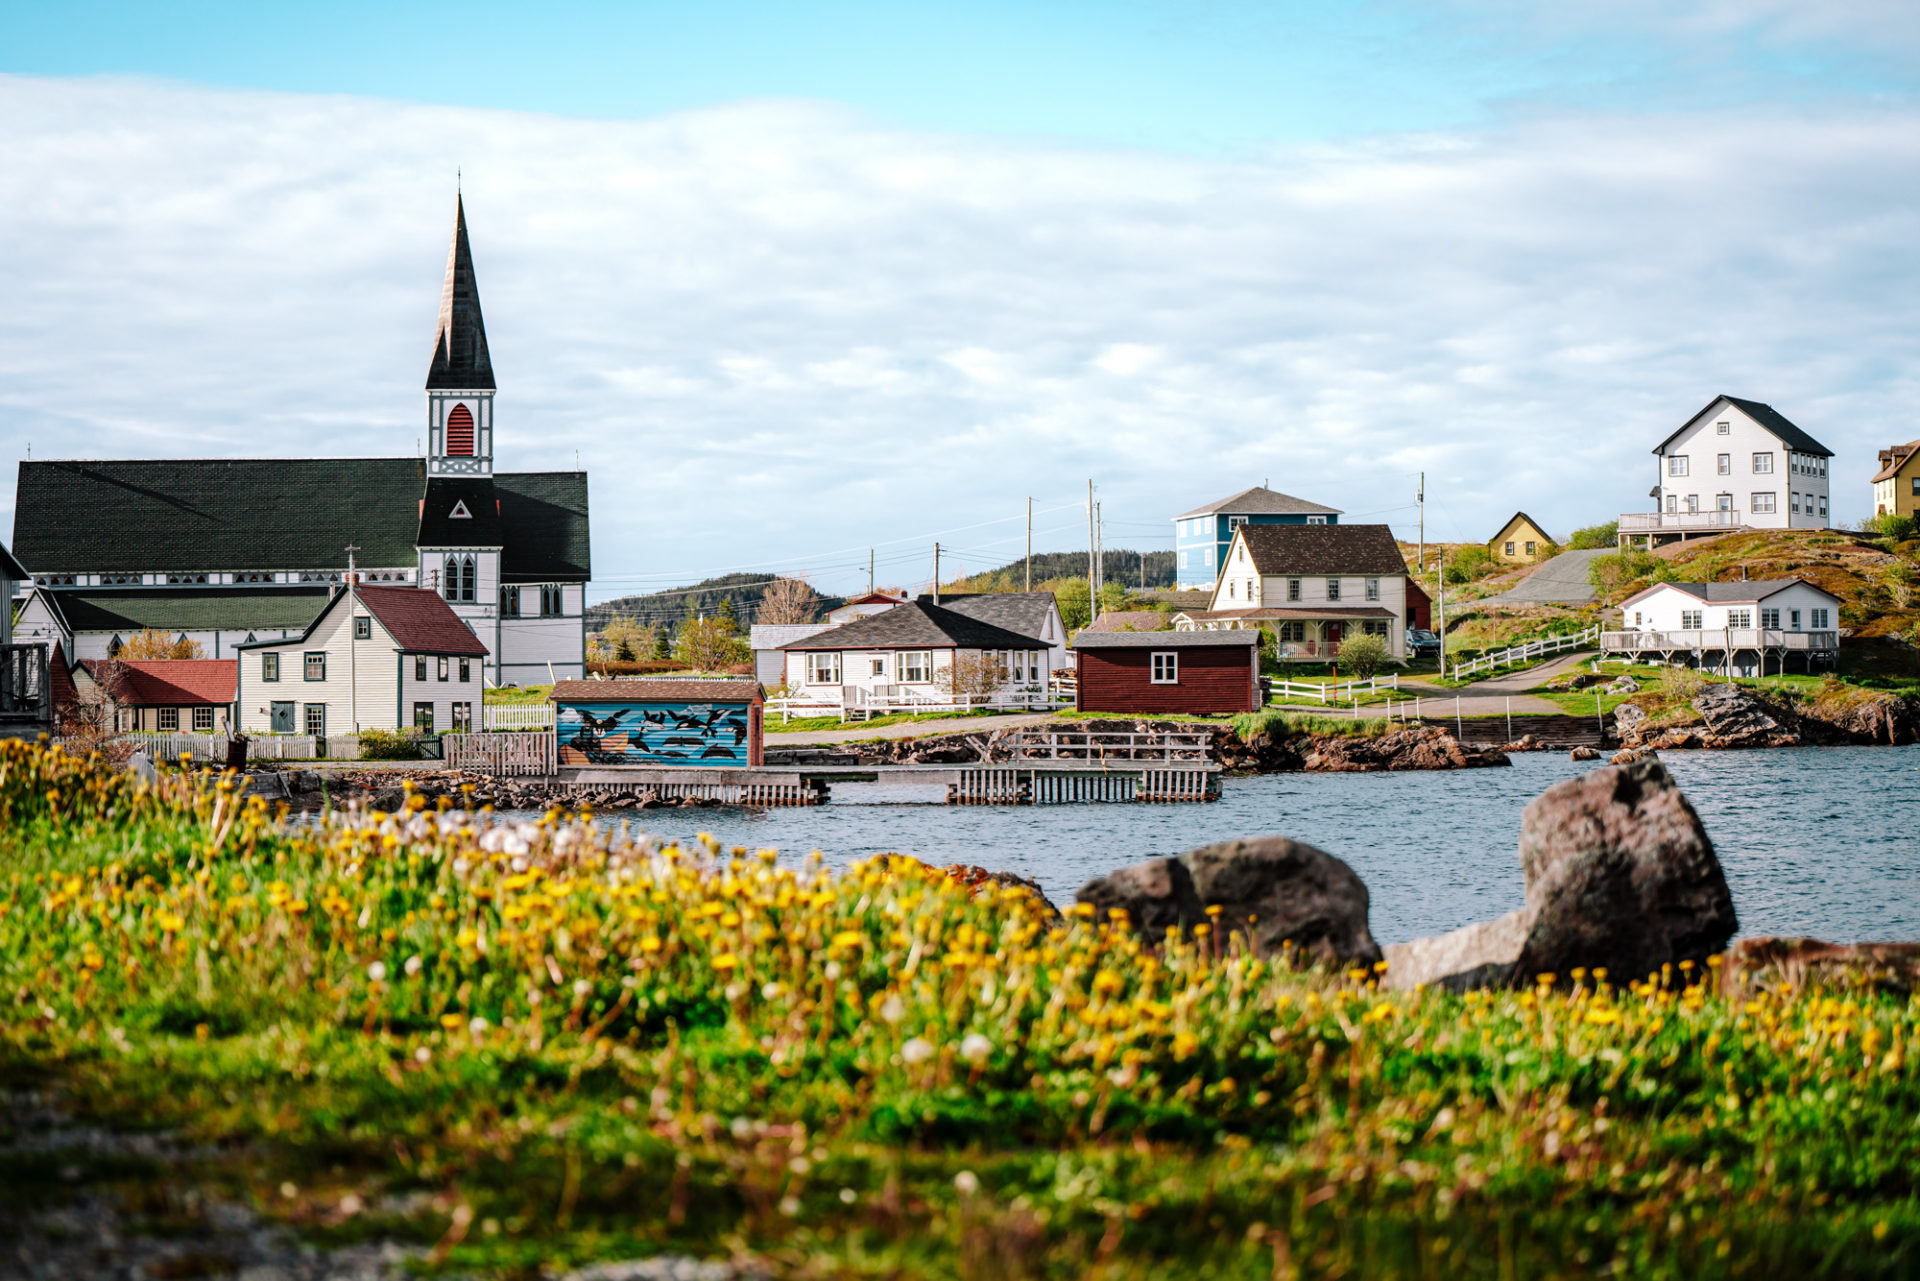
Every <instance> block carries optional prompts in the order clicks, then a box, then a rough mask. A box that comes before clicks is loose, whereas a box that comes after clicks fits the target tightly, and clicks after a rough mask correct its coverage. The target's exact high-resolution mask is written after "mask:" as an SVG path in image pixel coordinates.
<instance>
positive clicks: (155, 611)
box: [40, 586, 329, 633]
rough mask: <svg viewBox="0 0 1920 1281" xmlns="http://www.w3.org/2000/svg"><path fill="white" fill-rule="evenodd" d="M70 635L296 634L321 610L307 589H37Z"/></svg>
mask: <svg viewBox="0 0 1920 1281" xmlns="http://www.w3.org/2000/svg"><path fill="white" fill-rule="evenodd" d="M40 591H41V594H42V597H43V598H44V599H45V600H47V601H49V602H51V603H52V604H53V605H54V607H55V608H56V609H58V610H59V612H60V614H61V616H62V617H64V618H65V619H66V621H67V625H68V627H70V628H71V629H72V630H73V631H75V632H122V633H125V632H137V631H139V630H140V629H141V628H144V627H151V628H153V629H154V630H155V631H161V632H213V631H220V632H238V631H255V632H278V631H288V632H298V631H304V630H306V628H307V625H308V624H310V623H312V622H313V620H314V619H316V618H318V617H319V616H320V611H321V610H323V609H325V608H326V605H327V595H328V591H329V589H328V588H326V587H323V586H313V587H98V588H95V587H81V588H72V587H63V588H61V589H60V590H58V591H49V590H47V589H46V588H41V589H40Z"/></svg>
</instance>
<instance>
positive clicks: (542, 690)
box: [483, 685, 553, 707]
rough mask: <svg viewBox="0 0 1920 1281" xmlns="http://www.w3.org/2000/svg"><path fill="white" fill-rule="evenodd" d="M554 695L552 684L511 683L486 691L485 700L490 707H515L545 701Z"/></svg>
mask: <svg viewBox="0 0 1920 1281" xmlns="http://www.w3.org/2000/svg"><path fill="white" fill-rule="evenodd" d="M552 695H553V686H551V685H509V686H506V687H503V688H493V689H489V690H487V691H485V694H484V696H483V697H484V701H485V702H486V704H487V705H488V706H490V707H513V706H520V705H523V704H527V703H544V702H546V701H547V699H548V698H550V697H552Z"/></svg>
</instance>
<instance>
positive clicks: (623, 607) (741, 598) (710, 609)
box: [587, 574, 846, 632]
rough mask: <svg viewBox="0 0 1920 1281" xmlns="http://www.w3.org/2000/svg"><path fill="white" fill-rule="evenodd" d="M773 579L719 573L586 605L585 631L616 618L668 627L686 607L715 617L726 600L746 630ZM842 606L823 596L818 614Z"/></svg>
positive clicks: (837, 599) (841, 600)
mask: <svg viewBox="0 0 1920 1281" xmlns="http://www.w3.org/2000/svg"><path fill="white" fill-rule="evenodd" d="M774 578H775V575H773V574H722V575H721V576H720V577H718V578H709V579H706V580H705V581H703V582H699V583H695V584H694V585H693V586H691V587H675V588H673V589H671V590H669V591H663V592H651V593H648V594H646V595H641V596H621V597H618V598H617V599H614V600H610V601H607V602H605V603H603V604H599V605H589V606H587V630H588V631H590V632H597V631H599V630H600V629H601V628H603V627H605V626H606V625H607V620H608V619H610V618H613V617H614V616H615V615H625V616H626V617H628V618H631V619H633V621H634V622H636V623H639V624H641V625H643V626H648V627H657V626H660V625H662V624H665V625H667V626H671V625H673V624H675V623H678V622H679V621H680V620H681V619H683V618H685V617H686V616H687V611H688V609H689V608H691V609H692V610H693V611H694V612H695V613H700V614H714V613H717V612H718V611H719V609H720V603H721V602H722V601H725V600H731V601H732V602H733V609H734V613H735V615H736V616H737V617H738V618H739V619H740V625H741V626H742V627H746V626H748V625H749V624H751V623H752V622H753V619H754V615H755V613H757V612H758V611H759V608H760V596H761V594H762V593H763V592H765V591H766V589H767V584H768V583H771V582H772V581H773V580H774ZM845 603H846V602H845V600H844V598H842V597H839V596H822V597H821V598H820V611H821V613H823V614H824V613H825V612H826V611H827V610H830V609H832V608H834V607H835V606H837V605H842V604H845Z"/></svg>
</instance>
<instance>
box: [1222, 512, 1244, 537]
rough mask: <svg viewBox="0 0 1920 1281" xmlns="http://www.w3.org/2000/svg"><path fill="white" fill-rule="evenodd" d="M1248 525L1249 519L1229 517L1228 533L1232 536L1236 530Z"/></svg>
mask: <svg viewBox="0 0 1920 1281" xmlns="http://www.w3.org/2000/svg"><path fill="white" fill-rule="evenodd" d="M1246 523H1247V518H1246V517H1245V516H1229V517H1227V532H1228V533H1229V534H1231V533H1232V532H1233V531H1234V530H1236V529H1238V528H1240V526H1242V525H1244V524H1246Z"/></svg>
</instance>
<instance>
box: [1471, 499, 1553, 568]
mask: <svg viewBox="0 0 1920 1281" xmlns="http://www.w3.org/2000/svg"><path fill="white" fill-rule="evenodd" d="M1552 546H1553V540H1552V539H1551V538H1549V537H1547V533H1546V531H1545V530H1543V529H1541V528H1540V525H1539V523H1538V522H1537V521H1535V520H1534V519H1533V517H1531V516H1529V515H1527V514H1526V513H1525V512H1515V513H1514V514H1513V519H1512V520H1509V521H1508V522H1507V523H1506V524H1505V525H1502V526H1501V527H1500V532H1499V533H1497V534H1495V535H1494V536H1493V537H1492V538H1490V539H1488V540H1487V550H1488V551H1490V552H1492V553H1493V558H1494V559H1495V560H1496V561H1499V562H1500V563H1501V564H1503V565H1531V564H1533V562H1535V561H1537V560H1545V559H1546V558H1547V555H1548V552H1549V549H1550V548H1552Z"/></svg>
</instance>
